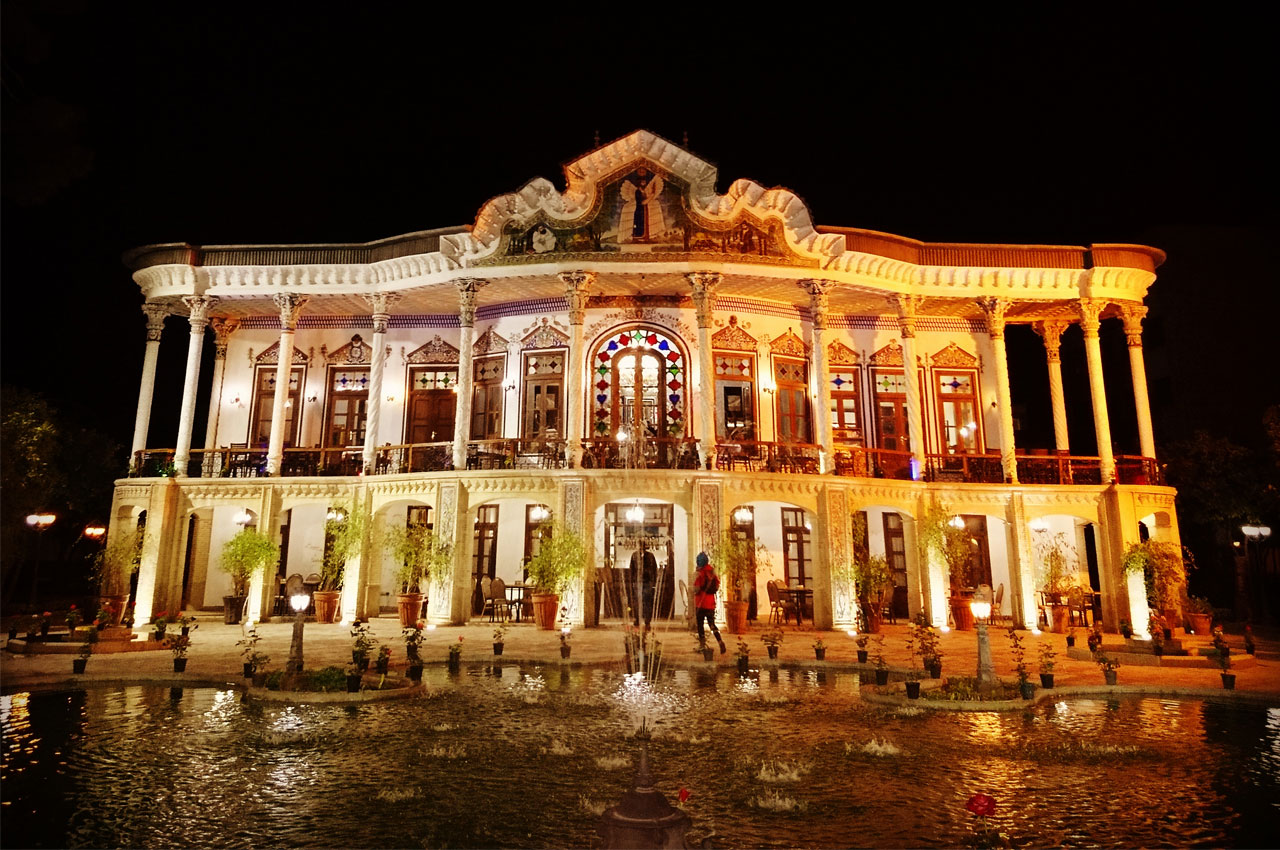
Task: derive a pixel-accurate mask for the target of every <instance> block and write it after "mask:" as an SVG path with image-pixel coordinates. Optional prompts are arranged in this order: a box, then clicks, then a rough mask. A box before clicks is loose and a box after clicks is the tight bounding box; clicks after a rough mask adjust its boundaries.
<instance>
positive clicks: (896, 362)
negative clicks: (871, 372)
mask: <svg viewBox="0 0 1280 850" xmlns="http://www.w3.org/2000/svg"><path fill="white" fill-rule="evenodd" d="M905 362H906V361H905V360H903V357H902V345H901V344H900V343H899V342H898V341H897V340H896V339H891V340H889V344H888V345H886V346H885V347H884V348H882V349H880V350H879V351H877V352H876V353H875V354H872V355H871V365H872V366H901V365H903V363H905Z"/></svg>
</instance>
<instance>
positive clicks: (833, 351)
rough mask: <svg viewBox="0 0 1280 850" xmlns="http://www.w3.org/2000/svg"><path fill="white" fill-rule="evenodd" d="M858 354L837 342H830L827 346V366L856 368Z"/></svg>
mask: <svg viewBox="0 0 1280 850" xmlns="http://www.w3.org/2000/svg"><path fill="white" fill-rule="evenodd" d="M859 359H860V358H859V357H858V352H856V351H854V350H853V349H852V348H850V347H849V346H847V345H845V344H844V343H843V342H840V341H839V340H832V341H831V342H830V343H828V344H827V365H829V366H857V365H858V361H859Z"/></svg>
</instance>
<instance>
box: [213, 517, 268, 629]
mask: <svg viewBox="0 0 1280 850" xmlns="http://www.w3.org/2000/svg"><path fill="white" fill-rule="evenodd" d="M279 560H280V547H279V546H278V545H277V544H276V543H275V541H273V540H271V539H269V538H268V537H267V536H266V535H264V534H260V533H258V530H257V529H256V528H242V529H240V531H238V532H236V534H235V536H234V537H232V538H231V539H230V540H228V541H227V542H226V543H225V544H223V546H222V559H221V560H220V561H219V563H218V566H219V567H220V568H221V569H222V571H223V572H224V573H226V574H227V575H228V576H230V577H231V595H230V596H224V597H222V621H223V622H224V623H225V624H227V625H229V626H230V625H234V624H236V623H238V622H240V615H241V612H242V611H243V610H244V603H245V600H246V599H247V598H248V596H249V582H250V581H252V580H253V577H254V576H255V575H257V574H258V573H260V572H265V571H266V569H267V568H268V567H272V568H274V567H275V565H276V562H277V561H279Z"/></svg>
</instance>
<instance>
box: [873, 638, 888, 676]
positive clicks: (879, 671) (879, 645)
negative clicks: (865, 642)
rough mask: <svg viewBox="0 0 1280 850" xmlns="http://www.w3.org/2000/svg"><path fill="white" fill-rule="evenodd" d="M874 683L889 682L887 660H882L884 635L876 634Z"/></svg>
mask: <svg viewBox="0 0 1280 850" xmlns="http://www.w3.org/2000/svg"><path fill="white" fill-rule="evenodd" d="M875 641H876V684H877V685H887V684H889V662H887V661H885V660H884V635H876V637H875Z"/></svg>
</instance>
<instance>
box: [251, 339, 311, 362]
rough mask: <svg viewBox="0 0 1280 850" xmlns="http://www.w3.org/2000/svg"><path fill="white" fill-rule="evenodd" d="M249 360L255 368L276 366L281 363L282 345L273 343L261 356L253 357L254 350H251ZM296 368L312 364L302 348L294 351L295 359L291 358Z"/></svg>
mask: <svg viewBox="0 0 1280 850" xmlns="http://www.w3.org/2000/svg"><path fill="white" fill-rule="evenodd" d="M249 359H250V360H251V361H252V362H253V364H254V365H255V366H274V365H276V364H277V363H279V362H280V343H279V342H278V341H277V342H273V343H271V345H269V346H267V348H266V349H265V350H264V351H263V352H262V353H261V354H259V355H258V356H257V357H254V356H253V350H252V349H250V350H249ZM291 359H292V361H293V365H294V366H306V365H307V364H308V363H309V362H310V358H309V357H308V356H307V355H306V353H305V352H303V351H302V349H300V348H296V347H295V348H294V349H293V357H292V358H291Z"/></svg>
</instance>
